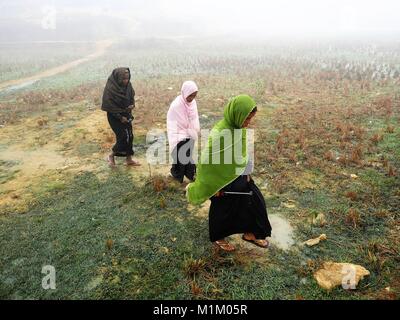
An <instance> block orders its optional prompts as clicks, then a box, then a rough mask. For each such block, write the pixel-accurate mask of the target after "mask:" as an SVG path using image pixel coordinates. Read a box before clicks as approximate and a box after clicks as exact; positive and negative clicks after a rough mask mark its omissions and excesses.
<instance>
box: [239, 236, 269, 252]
mask: <svg viewBox="0 0 400 320" xmlns="http://www.w3.org/2000/svg"><path fill="white" fill-rule="evenodd" d="M242 240H244V241H247V242H250V243H252V244H254V245H256V246H257V247H260V248H263V249H268V247H269V241H268V240H265V239H254V240H253V239H251V240H250V239H246V237H245V236H244V235H243V236H242Z"/></svg>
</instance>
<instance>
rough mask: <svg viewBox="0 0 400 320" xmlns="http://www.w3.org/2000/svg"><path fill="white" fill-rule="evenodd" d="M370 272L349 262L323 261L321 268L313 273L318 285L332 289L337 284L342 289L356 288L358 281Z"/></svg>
mask: <svg viewBox="0 0 400 320" xmlns="http://www.w3.org/2000/svg"><path fill="white" fill-rule="evenodd" d="M369 275H370V272H369V271H368V270H367V269H365V268H364V267H362V266H359V265H354V264H351V263H335V262H330V261H329V262H325V263H324V264H323V266H322V268H321V269H319V270H318V271H316V272H315V273H314V278H315V280H317V282H318V284H319V286H320V287H322V288H324V289H326V290H332V289H333V288H335V287H337V286H340V285H341V286H342V287H343V289H346V290H348V289H353V290H354V289H356V287H357V285H358V283H359V282H360V281H361V280H362V279H364V277H365V276H369Z"/></svg>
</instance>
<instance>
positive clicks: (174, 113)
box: [167, 81, 200, 183]
mask: <svg viewBox="0 0 400 320" xmlns="http://www.w3.org/2000/svg"><path fill="white" fill-rule="evenodd" d="M198 91H199V89H198V88H197V85H196V84H195V83H194V82H193V81H186V82H184V83H183V85H182V90H181V95H179V96H178V97H176V98H175V100H174V101H173V102H172V103H171V106H170V107H169V110H168V115H167V130H168V142H169V150H170V153H171V155H172V160H173V163H172V168H171V175H172V177H174V178H175V179H176V180H178V181H179V182H180V183H183V179H184V177H185V176H186V178H188V179H189V180H190V181H194V179H195V174H196V165H195V164H194V161H193V158H192V154H193V150H194V143H195V141H196V140H197V139H198V135H199V134H200V122H199V114H198V112H197V103H196V100H195V98H196V96H197V92H198Z"/></svg>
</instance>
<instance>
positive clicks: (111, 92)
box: [101, 68, 135, 157]
mask: <svg viewBox="0 0 400 320" xmlns="http://www.w3.org/2000/svg"><path fill="white" fill-rule="evenodd" d="M126 78H128V79H129V82H128V84H127V85H126V86H125V85H124V84H123V80H124V79H126ZM130 80H131V73H130V70H129V68H117V69H114V70H113V72H112V73H111V75H110V76H109V77H108V80H107V84H106V86H105V88H104V92H103V100H102V105H101V109H102V110H103V111H106V112H107V119H108V123H109V124H110V127H111V129H112V130H113V131H114V133H115V136H116V143H115V145H114V146H113V148H112V150H113V153H114V155H115V156H117V157H126V156H132V155H133V153H134V152H133V131H132V120H133V116H132V112H131V111H130V109H129V108H128V107H129V106H135V90H134V89H133V87H132V84H131V82H130ZM122 117H125V118H127V119H128V120H130V122H128V123H122V122H121V119H122Z"/></svg>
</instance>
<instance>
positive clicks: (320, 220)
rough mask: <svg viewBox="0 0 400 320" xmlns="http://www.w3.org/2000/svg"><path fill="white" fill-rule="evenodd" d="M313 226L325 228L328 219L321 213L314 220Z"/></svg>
mask: <svg viewBox="0 0 400 320" xmlns="http://www.w3.org/2000/svg"><path fill="white" fill-rule="evenodd" d="M312 224H313V225H315V226H320V227H323V226H325V225H326V218H325V215H324V214H323V213H319V214H318V215H317V216H316V217H314V218H313V220H312Z"/></svg>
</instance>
